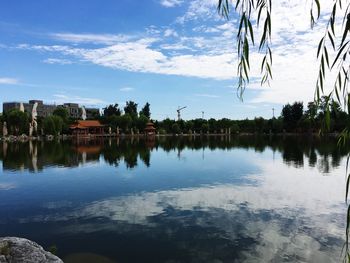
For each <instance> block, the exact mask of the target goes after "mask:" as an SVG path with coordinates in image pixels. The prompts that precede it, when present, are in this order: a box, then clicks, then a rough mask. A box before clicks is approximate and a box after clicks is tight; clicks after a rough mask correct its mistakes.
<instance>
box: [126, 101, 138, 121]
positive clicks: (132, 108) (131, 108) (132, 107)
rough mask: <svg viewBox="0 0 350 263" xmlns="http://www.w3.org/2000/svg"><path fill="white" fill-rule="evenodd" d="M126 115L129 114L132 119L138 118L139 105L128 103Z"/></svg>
mask: <svg viewBox="0 0 350 263" xmlns="http://www.w3.org/2000/svg"><path fill="white" fill-rule="evenodd" d="M124 112H125V114H129V115H130V116H131V118H133V119H134V118H136V117H137V103H135V102H133V101H131V100H130V101H127V102H126V106H125V107H124Z"/></svg>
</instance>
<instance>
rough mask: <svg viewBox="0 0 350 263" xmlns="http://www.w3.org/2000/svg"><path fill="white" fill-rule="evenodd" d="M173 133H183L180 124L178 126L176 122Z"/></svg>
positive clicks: (172, 129)
mask: <svg viewBox="0 0 350 263" xmlns="http://www.w3.org/2000/svg"><path fill="white" fill-rule="evenodd" d="M171 131H172V132H173V133H174V134H179V133H180V132H181V130H180V126H179V124H177V123H176V122H175V123H174V124H173V125H172V126H171Z"/></svg>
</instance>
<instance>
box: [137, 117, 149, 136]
mask: <svg viewBox="0 0 350 263" xmlns="http://www.w3.org/2000/svg"><path fill="white" fill-rule="evenodd" d="M147 122H148V118H147V117H146V116H145V115H143V114H140V116H139V117H138V118H137V119H136V123H135V126H136V128H137V129H138V130H139V131H140V132H143V130H144V129H145V128H146V124H147Z"/></svg>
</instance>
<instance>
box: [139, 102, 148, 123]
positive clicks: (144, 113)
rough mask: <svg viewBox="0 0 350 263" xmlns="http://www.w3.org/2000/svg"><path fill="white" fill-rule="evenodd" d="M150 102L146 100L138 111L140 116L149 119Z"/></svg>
mask: <svg viewBox="0 0 350 263" xmlns="http://www.w3.org/2000/svg"><path fill="white" fill-rule="evenodd" d="M150 106H151V105H150V104H149V103H148V102H147V103H146V104H145V106H143V108H142V109H141V111H140V116H141V115H144V116H145V117H146V118H148V119H150V118H151V110H150Z"/></svg>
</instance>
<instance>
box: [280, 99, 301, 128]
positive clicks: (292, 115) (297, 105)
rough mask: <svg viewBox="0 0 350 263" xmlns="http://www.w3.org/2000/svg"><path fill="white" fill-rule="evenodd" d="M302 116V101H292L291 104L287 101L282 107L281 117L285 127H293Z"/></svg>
mask: <svg viewBox="0 0 350 263" xmlns="http://www.w3.org/2000/svg"><path fill="white" fill-rule="evenodd" d="M302 116H303V103H302V102H294V103H293V105H290V104H289V103H288V104H287V105H284V106H283V108H282V117H283V122H284V125H285V128H286V129H289V130H290V129H295V128H296V127H297V124H298V121H299V120H300V119H301V117H302Z"/></svg>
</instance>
